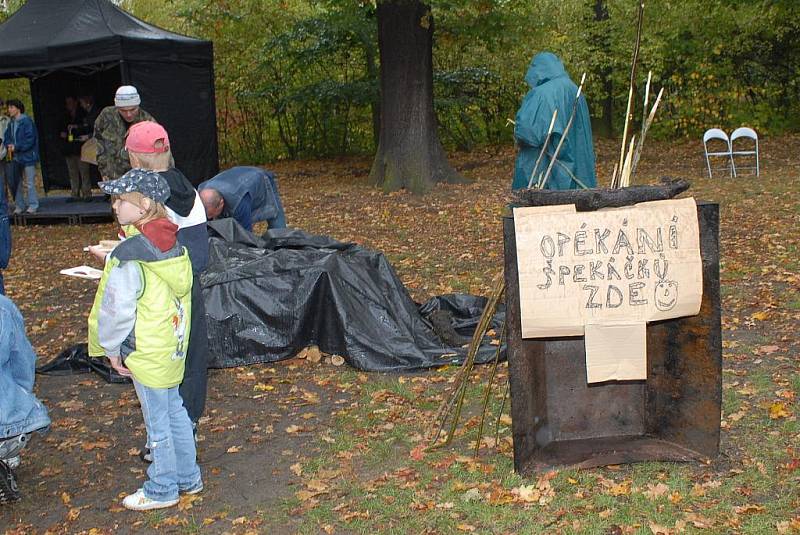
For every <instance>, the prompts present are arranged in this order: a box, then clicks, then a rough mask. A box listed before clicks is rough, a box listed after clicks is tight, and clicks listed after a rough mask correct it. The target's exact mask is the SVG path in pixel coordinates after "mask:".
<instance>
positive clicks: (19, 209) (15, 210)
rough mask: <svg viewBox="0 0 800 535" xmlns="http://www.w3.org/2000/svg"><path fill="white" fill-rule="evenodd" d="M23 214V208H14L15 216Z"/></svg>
mask: <svg viewBox="0 0 800 535" xmlns="http://www.w3.org/2000/svg"><path fill="white" fill-rule="evenodd" d="M21 213H22V208H14V215H19V214H21Z"/></svg>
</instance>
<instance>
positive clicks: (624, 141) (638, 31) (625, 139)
mask: <svg viewBox="0 0 800 535" xmlns="http://www.w3.org/2000/svg"><path fill="white" fill-rule="evenodd" d="M643 21H644V0H640V2H639V16H638V21H637V23H636V43H635V44H634V46H633V59H632V60H631V79H630V89H629V90H628V106H627V108H626V109H625V126H624V128H623V129H622V144H621V146H620V151H619V166H618V168H619V172H620V173H622V167H623V166H624V165H625V147H626V145H627V142H628V126H629V125H630V122H631V119H633V116H632V114H631V106H632V105H633V87H634V85H635V82H636V63H637V62H638V60H639V45H640V44H641V42H642V22H643ZM617 183H618V184H619V183H621V181H620V180H617Z"/></svg>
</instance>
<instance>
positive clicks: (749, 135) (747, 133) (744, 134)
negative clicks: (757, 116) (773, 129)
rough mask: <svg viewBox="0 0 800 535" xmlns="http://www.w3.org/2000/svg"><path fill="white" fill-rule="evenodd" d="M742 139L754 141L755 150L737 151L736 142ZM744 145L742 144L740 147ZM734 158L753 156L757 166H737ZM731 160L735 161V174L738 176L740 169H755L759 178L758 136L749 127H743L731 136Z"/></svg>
mask: <svg viewBox="0 0 800 535" xmlns="http://www.w3.org/2000/svg"><path fill="white" fill-rule="evenodd" d="M740 138H746V139H752V140H753V147H754V148H753V149H752V150H736V147H735V145H736V143H735V142H736V140H737V139H740ZM741 144H742V143H741V142H740V143H739V145H741ZM734 156H752V157H754V158H755V161H756V164H755V165H748V166H742V165H736V162H735V158H734ZM731 160H733V161H734V170H733V174H734V176H736V173H737V172H738V171H739V169H755V171H756V176H759V172H760V168H759V164H758V134H756V131H755V130H753V129H752V128H748V127H747V126H742V127H740V128H737V129H736V130H734V131H733V133H732V134H731Z"/></svg>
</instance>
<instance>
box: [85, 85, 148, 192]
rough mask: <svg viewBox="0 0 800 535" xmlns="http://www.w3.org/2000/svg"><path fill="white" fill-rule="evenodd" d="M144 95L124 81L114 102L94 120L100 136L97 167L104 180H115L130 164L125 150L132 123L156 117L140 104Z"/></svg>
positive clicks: (95, 133) (98, 137)
mask: <svg viewBox="0 0 800 535" xmlns="http://www.w3.org/2000/svg"><path fill="white" fill-rule="evenodd" d="M140 103H141V99H140V98H139V93H138V92H137V91H136V88H135V87H133V86H131V85H123V86H122V87H120V88H119V89H117V93H116V95H115V96H114V106H106V107H105V108H103V111H101V112H100V115H98V116H97V121H95V123H94V137H95V139H96V140H97V167H98V169H99V171H100V176H101V177H103V180H115V179H117V178H119V177H121V176H122V175H124V174H125V173H126V172H128V171H129V170H130V168H131V164H130V160H129V159H128V154H127V153H125V152H124V149H125V136H126V135H127V134H128V128H130V126H131V125H132V124H135V123H138V122H141V121H154V122H155V119H153V116H152V115H150V114H149V113H147V112H146V111H144V110H143V109H142V108H140V107H139V104H140Z"/></svg>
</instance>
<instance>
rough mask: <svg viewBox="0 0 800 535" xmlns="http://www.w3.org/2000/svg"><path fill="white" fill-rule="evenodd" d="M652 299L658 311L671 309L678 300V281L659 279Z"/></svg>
mask: <svg viewBox="0 0 800 535" xmlns="http://www.w3.org/2000/svg"><path fill="white" fill-rule="evenodd" d="M654 300H655V302H656V308H658V309H659V310H660V311H662V312H666V311H668V310H672V309H673V308H674V307H675V304H676V303H677V302H678V283H677V282H676V281H668V280H660V281H659V282H658V284H656V291H655V296H654Z"/></svg>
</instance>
